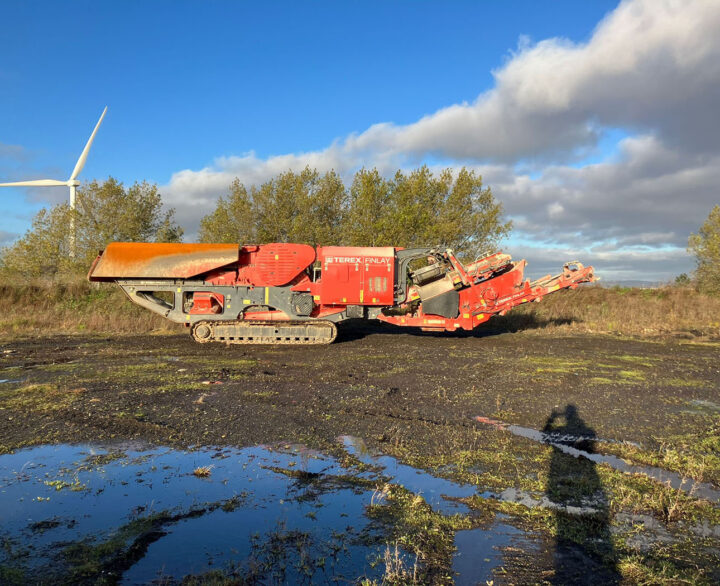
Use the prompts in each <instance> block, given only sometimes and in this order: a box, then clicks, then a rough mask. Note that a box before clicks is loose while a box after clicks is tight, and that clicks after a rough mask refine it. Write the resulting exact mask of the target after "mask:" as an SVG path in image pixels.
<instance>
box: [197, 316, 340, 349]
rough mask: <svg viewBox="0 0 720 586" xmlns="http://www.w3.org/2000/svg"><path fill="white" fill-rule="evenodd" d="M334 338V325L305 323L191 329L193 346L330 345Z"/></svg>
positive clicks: (207, 325)
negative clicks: (194, 342) (215, 344)
mask: <svg viewBox="0 0 720 586" xmlns="http://www.w3.org/2000/svg"><path fill="white" fill-rule="evenodd" d="M336 336H337V327H336V326H335V324H334V323H332V322H330V321H325V320H307V321H285V322H281V321H255V322H251V321H232V322H226V321H201V322H197V323H196V324H194V325H193V328H192V337H193V339H194V340H195V341H196V342H200V343H201V344H204V343H206V342H223V343H225V344H285V345H298V344H301V345H311V344H330V343H332V342H333V340H335V337H336Z"/></svg>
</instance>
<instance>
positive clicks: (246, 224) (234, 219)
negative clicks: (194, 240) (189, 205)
mask: <svg viewBox="0 0 720 586" xmlns="http://www.w3.org/2000/svg"><path fill="white" fill-rule="evenodd" d="M255 223H256V211H255V209H254V206H253V202H252V199H251V198H250V195H249V194H248V192H247V189H245V186H244V185H243V184H242V183H240V180H239V179H235V180H234V181H233V182H232V184H231V185H230V193H229V194H228V195H227V197H221V198H220V199H219V200H218V202H217V207H216V208H215V210H214V211H213V212H212V213H210V214H208V215H207V216H205V217H204V218H203V219H202V220H200V232H199V233H198V239H199V240H200V242H223V243H250V242H255V241H256V240H257V230H256V228H255Z"/></svg>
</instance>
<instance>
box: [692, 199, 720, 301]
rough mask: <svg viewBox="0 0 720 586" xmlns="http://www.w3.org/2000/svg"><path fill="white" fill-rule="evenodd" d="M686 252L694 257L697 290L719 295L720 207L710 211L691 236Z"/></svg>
mask: <svg viewBox="0 0 720 586" xmlns="http://www.w3.org/2000/svg"><path fill="white" fill-rule="evenodd" d="M688 251H689V252H692V253H693V254H694V255H695V261H696V263H697V267H696V269H695V278H696V280H697V284H698V289H699V290H700V291H703V292H706V293H720V205H716V206H715V207H714V208H713V209H712V210H711V211H710V215H709V216H708V218H707V220H705V223H704V224H703V225H702V226H700V230H698V233H697V234H691V235H690V239H689V240H688Z"/></svg>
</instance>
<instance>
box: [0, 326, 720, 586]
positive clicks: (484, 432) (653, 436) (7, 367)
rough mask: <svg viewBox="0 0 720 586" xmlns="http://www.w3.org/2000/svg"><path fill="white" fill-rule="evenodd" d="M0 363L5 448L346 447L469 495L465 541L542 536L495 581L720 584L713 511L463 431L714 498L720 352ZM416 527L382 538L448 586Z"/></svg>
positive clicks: (575, 347) (106, 346) (203, 351)
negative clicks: (406, 548) (626, 467)
mask: <svg viewBox="0 0 720 586" xmlns="http://www.w3.org/2000/svg"><path fill="white" fill-rule="evenodd" d="M0 350H1V351H2V354H1V355H0V356H1V358H0V369H1V370H0V379H3V380H4V381H7V382H2V383H0V421H2V424H1V425H0V454H2V453H8V452H11V451H13V450H17V449H20V448H23V447H26V446H33V445H41V444H54V443H76V442H102V441H107V440H119V439H123V440H129V439H132V440H138V439H139V440H143V441H146V442H149V443H152V444H155V445H160V446H175V447H181V448H186V447H188V446H198V445H204V446H208V445H212V446H235V447H244V446H252V445H257V444H274V443H277V442H290V443H300V444H304V445H306V446H310V447H312V448H316V449H319V450H322V451H323V452H324V453H328V454H333V455H334V456H336V457H337V456H342V454H343V446H342V444H341V443H339V441H338V437H340V436H348V435H349V436H354V437H356V438H361V439H362V440H364V442H365V443H366V444H367V445H368V446H369V447H370V448H371V449H373V450H378V451H381V452H382V453H384V454H388V455H391V456H394V457H397V458H398V459H399V460H401V461H402V462H404V463H405V464H409V465H411V466H413V467H415V468H418V469H422V470H426V471H430V472H431V473H433V474H435V475H436V476H443V477H446V478H450V479H453V480H456V481H459V482H466V483H471V484H473V485H476V486H477V496H475V497H470V498H467V499H466V500H465V503H466V504H467V505H468V506H469V507H470V509H471V510H472V514H471V515H469V516H468V519H469V520H467V519H466V520H465V521H463V523H465V525H462V526H463V527H467V526H475V525H477V524H482V523H487V520H488V518H489V517H493V516H495V515H503V519H505V522H509V523H511V524H512V525H514V526H516V527H519V528H521V529H523V530H524V531H527V532H529V533H530V534H532V535H533V536H535V539H536V541H537V543H539V544H540V546H539V547H538V548H535V549H533V550H532V551H530V550H527V551H523V550H522V548H513V547H508V548H507V550H506V551H505V552H504V557H503V562H504V563H503V564H502V565H501V566H500V567H498V568H497V569H496V571H495V574H494V580H495V584H500V583H613V582H620V581H623V582H626V583H643V582H644V583H662V582H663V581H664V582H666V583H679V582H680V581H690V582H695V583H716V582H718V581H720V570H718V568H719V567H720V509H719V508H718V507H720V504H718V503H717V502H713V500H712V498H703V497H701V496H700V495H699V492H700V491H697V492H692V491H691V493H690V494H688V493H687V491H686V490H685V491H683V490H675V489H672V488H670V487H668V486H666V485H663V484H662V483H659V482H657V481H655V480H652V479H650V478H648V477H646V476H644V475H642V474H627V473H623V472H620V471H617V470H614V469H613V468H612V467H611V466H609V465H606V464H603V463H595V462H590V461H588V460H586V459H584V458H582V457H581V458H575V457H573V456H571V455H567V454H564V453H560V452H559V451H558V450H557V449H556V448H554V447H552V446H550V445H547V444H543V443H540V442H534V441H532V440H529V439H526V438H523V437H517V436H515V435H513V434H512V433H510V432H509V431H507V429H505V428H503V427H502V426H500V425H496V424H487V423H482V422H479V421H478V420H477V419H476V418H477V417H478V416H480V417H485V418H492V419H493V420H496V421H502V422H504V423H508V424H516V425H521V426H525V427H527V428H531V429H535V430H545V431H547V432H553V431H555V432H557V434H559V435H563V434H564V435H568V436H572V437H571V439H569V440H567V441H566V443H570V444H573V445H575V446H576V447H579V448H581V449H583V450H585V451H588V452H594V453H601V454H614V455H617V456H621V457H622V458H624V459H625V460H626V461H627V462H631V463H633V464H638V465H645V466H655V467H659V468H663V469H666V470H672V471H675V472H677V473H678V474H679V475H680V476H681V477H684V478H687V479H690V483H691V484H692V482H698V483H700V482H702V483H705V484H706V485H709V487H710V488H711V489H712V487H715V488H717V487H720V392H719V389H720V360H719V358H720V341H717V340H707V339H704V340H699V339H676V338H663V339H640V338H620V337H611V336H603V335H564V336H559V337H558V336H555V335H550V334H547V333H543V332H538V331H527V332H519V333H497V332H491V331H487V330H486V331H484V332H481V333H479V334H476V335H470V336H456V335H435V334H423V333H420V332H412V333H408V332H406V331H399V330H397V329H394V328H392V327H384V326H372V325H367V324H349V325H346V326H344V327H343V328H342V330H341V333H340V335H339V338H338V340H337V342H336V343H334V344H332V345H330V346H288V347H268V346H223V345H219V344H205V345H199V344H196V343H194V342H193V341H192V340H191V339H190V337H189V335H184V334H178V335H142V336H140V335H138V336H121V337H120V336H119V337H107V336H104V337H102V336H91V335H88V336H48V337H45V338H37V337H36V338H31V339H7V338H5V339H2V341H0ZM573 438H574V439H573ZM578 438H579V439H578ZM698 486H699V484H698ZM508 489H510V492H508ZM512 491H514V492H512ZM390 500H392V494H391V495H390ZM397 502H400V501H399V500H398V501H397ZM400 504H401V505H402V503H400ZM411 512H412V511H410V513H411ZM405 513H407V511H405ZM405 513H404V514H405ZM467 523H469V525H467ZM459 527H460V525H457V527H453V526H452V525H442V530H443V531H450V532H452V531H453V530H454V529H457V528H459ZM423 531H427V527H425V528H419V527H417V526H416V525H414V524H413V523H405V524H404V525H403V527H402V530H400V529H399V530H398V532H399V534H398V535H396V536H395V537H396V538H397V539H398V540H399V542H400V543H401V544H402V543H412V542H413V539H415V541H416V542H417V543H418V544H420V545H418V546H417V549H418V551H420V560H421V565H424V567H425V568H426V569H427V568H430V569H431V570H428V571H427V572H426V573H424V574H423V573H422V572H421V578H420V579H421V581H433V582H451V581H452V575H451V573H450V572H449V569H448V568H446V570H447V571H444V572H443V567H444V565H445V566H447V565H448V563H449V562H448V559H449V558H448V552H447V551H444V550H442V547H441V548H440V549H441V550H442V551H434V550H433V548H435V550H437V547H436V546H437V544H434V543H431V542H430V541H428V540H427V539H425V537H423V534H422V533H423ZM403 532H404V534H403V535H400V533H403ZM449 547H452V544H451V545H450V546H449ZM423 548H424V549H425V551H423ZM446 549H447V548H446ZM423 571H424V570H423ZM389 578H392V576H390V577H389ZM464 583H472V582H471V581H469V582H464Z"/></svg>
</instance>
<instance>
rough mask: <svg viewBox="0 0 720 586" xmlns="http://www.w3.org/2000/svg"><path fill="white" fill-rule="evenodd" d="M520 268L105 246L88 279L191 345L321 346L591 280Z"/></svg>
mask: <svg viewBox="0 0 720 586" xmlns="http://www.w3.org/2000/svg"><path fill="white" fill-rule="evenodd" d="M413 261H414V262H413ZM411 263H412V265H411ZM417 265H421V266H419V267H418V266H417ZM525 265H526V262H525V261H524V260H521V261H519V262H513V261H512V260H511V258H510V256H509V255H507V254H503V253H496V254H490V255H487V256H485V257H484V258H481V259H479V260H477V261H475V262H473V263H472V264H469V265H467V266H464V265H463V264H462V263H461V262H460V261H459V260H458V259H457V258H456V257H455V255H454V253H453V251H452V250H450V249H444V250H442V249H439V248H412V249H403V248H393V247H339V246H320V247H317V248H314V247H312V246H308V245H305V244H287V243H274V244H262V245H257V246H247V245H246V246H242V245H238V244H160V243H138V242H113V243H111V244H109V245H108V246H107V248H106V249H105V250H104V251H103V252H101V253H100V255H99V256H98V257H97V258H96V259H95V262H94V263H93V265H92V268H91V269H90V273H89V275H88V278H89V279H90V280H91V281H114V282H116V283H117V284H118V285H119V286H120V287H121V288H122V290H123V291H124V292H125V294H126V295H127V296H128V298H129V299H130V300H131V301H132V302H133V303H136V304H138V305H140V306H142V307H144V308H146V309H149V310H150V311H153V312H155V313H158V314H160V315H162V316H163V317H165V318H167V319H169V320H171V321H174V322H178V323H184V324H185V325H186V326H187V327H188V328H189V329H190V332H191V334H192V336H193V338H194V339H195V340H196V341H197V342H202V343H204V342H212V341H219V342H225V343H228V344H329V343H331V342H332V341H333V340H334V339H335V337H336V336H337V326H336V324H337V323H339V322H342V321H344V320H347V319H357V318H360V319H376V320H380V321H383V322H387V323H391V324H395V325H398V326H412V327H419V328H421V329H423V330H426V331H455V330H458V329H462V330H472V329H473V328H475V327H477V326H478V325H480V324H482V323H484V322H486V321H488V320H489V319H490V318H491V317H492V316H494V315H504V314H505V313H506V312H507V311H508V310H510V309H512V308H513V307H516V306H518V305H521V304H523V303H529V302H531V301H540V300H541V299H542V298H543V297H544V296H545V295H547V294H549V293H553V292H554V291H558V290H560V289H568V288H570V289H574V288H576V287H577V286H578V285H579V284H580V283H588V282H591V281H594V280H595V277H594V274H593V268H592V267H583V265H582V264H581V263H579V262H577V261H573V262H569V263H566V264H565V265H564V266H563V270H562V272H561V273H560V274H558V275H556V276H554V277H553V276H550V275H548V276H546V277H543V278H542V279H538V280H536V281H533V282H530V281H528V280H525V279H524V278H523V273H524V269H525ZM411 266H412V267H413V269H412V270H411Z"/></svg>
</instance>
